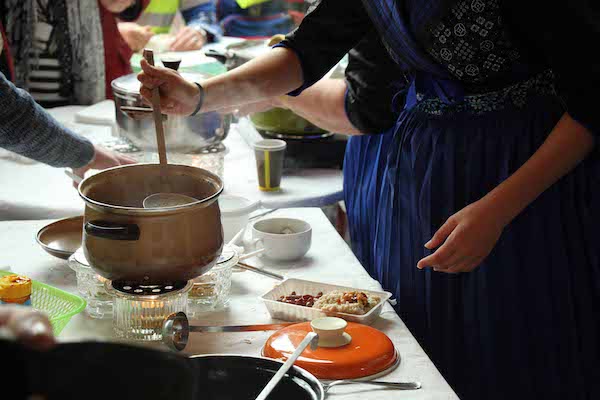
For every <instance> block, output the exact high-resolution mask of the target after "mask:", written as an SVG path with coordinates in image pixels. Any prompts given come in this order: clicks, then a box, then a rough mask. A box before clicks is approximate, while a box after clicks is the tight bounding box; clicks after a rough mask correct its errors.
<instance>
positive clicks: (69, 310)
mask: <svg viewBox="0 0 600 400" xmlns="http://www.w3.org/2000/svg"><path fill="white" fill-rule="evenodd" d="M13 273H14V272H8V271H0V277H2V276H5V275H10V274H13ZM31 306H32V307H33V308H34V309H36V310H39V311H42V312H43V313H44V314H46V315H47V316H48V319H50V323H51V324H52V331H53V332H54V335H55V336H58V335H59V334H60V332H61V331H62V330H63V329H64V327H65V326H66V325H67V323H69V321H70V320H71V318H72V317H73V316H74V315H76V314H79V313H80V312H81V311H83V309H84V308H85V300H84V299H82V298H81V297H79V296H76V295H74V294H71V293H68V292H65V291H63V290H60V289H57V288H55V287H53V286H50V285H46V284H45V283H41V282H39V281H36V280H34V279H32V280H31ZM0 354H3V356H4V353H1V352H0Z"/></svg>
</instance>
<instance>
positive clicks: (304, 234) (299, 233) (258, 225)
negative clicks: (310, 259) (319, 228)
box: [252, 218, 312, 261]
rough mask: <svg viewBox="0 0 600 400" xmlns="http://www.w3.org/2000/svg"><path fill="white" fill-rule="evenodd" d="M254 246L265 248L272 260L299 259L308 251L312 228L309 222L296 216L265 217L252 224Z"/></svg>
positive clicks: (266, 253)
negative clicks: (295, 217)
mask: <svg viewBox="0 0 600 400" xmlns="http://www.w3.org/2000/svg"><path fill="white" fill-rule="evenodd" d="M252 238H253V246H254V248H257V247H258V248H264V249H265V252H264V255H265V256H266V257H268V258H270V259H272V260H277V261H293V260H298V259H300V258H302V257H304V255H305V254H306V253H307V252H308V250H309V249H310V246H311V242H312V228H311V226H310V224H309V223H308V222H305V221H302V220H300V219H294V218H265V219H261V220H259V221H256V222H254V223H253V224H252Z"/></svg>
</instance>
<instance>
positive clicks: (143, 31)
mask: <svg viewBox="0 0 600 400" xmlns="http://www.w3.org/2000/svg"><path fill="white" fill-rule="evenodd" d="M118 27H119V33H121V36H123V39H125V42H127V44H128V45H129V47H130V48H131V50H133V51H139V50H141V49H143V48H144V46H145V45H146V44H147V43H148V41H149V40H150V38H152V36H154V33H153V32H152V29H151V28H150V27H149V26H141V25H138V24H136V23H135V22H120V23H119V24H118Z"/></svg>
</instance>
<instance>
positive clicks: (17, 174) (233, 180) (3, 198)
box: [0, 102, 342, 220]
mask: <svg viewBox="0 0 600 400" xmlns="http://www.w3.org/2000/svg"><path fill="white" fill-rule="evenodd" d="M110 103H112V102H110ZM110 103H105V107H100V108H97V110H98V113H100V115H99V118H98V121H99V123H105V124H106V121H110V120H111V118H110V116H111V115H113V116H114V105H112V104H110ZM111 107H112V108H111ZM83 110H85V107H80V106H68V107H59V108H54V109H51V110H50V112H51V114H53V115H54V116H55V117H56V118H57V119H58V120H60V121H61V122H63V123H64V124H65V125H67V126H68V127H70V128H72V129H73V130H74V131H76V132H78V133H80V134H82V135H85V136H87V137H89V138H90V139H91V140H92V141H94V142H96V143H102V142H105V141H107V140H110V139H112V138H114V137H113V136H112V135H113V132H114V127H111V126H107V125H92V124H81V123H78V122H75V121H76V119H75V115H76V114H77V113H78V112H81V111H83ZM111 112H112V114H111ZM253 130H254V128H253V127H252V126H251V124H250V123H248V121H247V120H242V121H240V123H239V124H234V125H233V126H232V128H231V130H230V133H229V136H228V137H227V139H225V141H224V144H225V146H226V147H227V153H226V155H225V166H224V173H225V193H230V194H236V195H239V196H243V197H246V198H249V199H252V200H260V201H261V202H262V205H263V207H264V208H285V207H323V206H326V205H331V204H335V203H336V202H338V201H340V200H341V199H342V172H341V171H340V170H333V169H331V170H330V169H306V170H299V171H296V172H294V173H292V174H287V175H285V176H284V177H283V180H282V190H281V191H280V192H272V193H266V192H261V191H259V190H258V182H257V175H256V166H255V161H254V152H253V151H252V150H251V149H250V147H249V146H248V143H247V140H251V139H247V140H246V139H244V138H252V137H255V136H256V135H258V133H257V132H256V131H255V130H254V131H253ZM172 158H176V156H173V157H172ZM0 183H1V185H0V220H19V219H45V218H59V217H66V216H71V215H78V214H81V213H82V210H83V201H82V200H81V199H80V198H79V196H78V195H77V192H76V191H75V190H74V189H73V188H72V187H71V184H70V180H69V178H68V177H67V176H66V175H65V174H64V172H63V171H62V169H57V168H51V167H49V166H46V165H44V164H40V163H31V162H30V161H28V160H25V159H22V158H19V157H15V156H14V155H13V154H12V153H8V152H1V149H0Z"/></svg>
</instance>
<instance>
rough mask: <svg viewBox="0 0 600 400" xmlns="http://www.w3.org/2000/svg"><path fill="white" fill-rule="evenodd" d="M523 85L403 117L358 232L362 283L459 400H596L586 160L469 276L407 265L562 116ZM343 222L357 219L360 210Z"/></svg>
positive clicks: (595, 249)
mask: <svg viewBox="0 0 600 400" xmlns="http://www.w3.org/2000/svg"><path fill="white" fill-rule="evenodd" d="M533 89H534V90H533V92H531V91H530V92H528V93H526V94H523V93H521V95H524V96H525V97H523V98H522V97H520V96H516V98H503V99H500V100H499V99H498V98H497V97H496V98H492V99H491V100H492V103H489V102H487V101H486V100H485V99H479V100H478V99H475V100H472V101H470V102H469V104H468V106H465V107H462V108H461V107H455V108H454V109H453V108H452V107H450V108H448V109H445V110H443V111H441V112H440V110H439V106H440V103H439V102H438V103H436V102H433V103H431V102H428V101H424V102H422V103H420V104H419V105H417V106H415V107H414V108H412V109H410V110H406V111H404V112H403V113H402V114H401V116H400V118H399V120H398V122H397V125H396V127H395V128H394V131H393V133H392V134H391V139H390V143H389V144H388V145H387V148H388V151H387V154H386V156H385V157H384V158H385V166H384V171H383V175H384V176H383V180H382V182H381V188H380V192H379V194H378V196H379V205H378V207H377V208H376V211H375V212H376V214H377V215H376V218H375V221H374V222H369V223H367V225H369V226H371V224H372V225H373V226H375V227H376V228H375V233H374V241H373V243H374V248H373V252H372V254H371V255H370V257H373V261H372V262H373V266H372V268H373V270H372V274H373V275H374V277H375V278H376V279H378V280H379V281H380V282H381V283H382V284H383V286H384V288H385V289H386V290H389V291H391V292H392V293H393V294H394V295H395V296H396V298H397V299H398V305H397V306H396V310H397V312H398V313H399V315H400V316H401V318H402V319H403V320H404V322H405V323H406V325H407V326H408V328H409V329H410V331H411V332H412V333H413V335H414V336H415V337H416V338H417V339H418V340H419V342H420V343H421V345H422V346H423V348H424V349H425V351H426V352H427V353H428V355H429V356H430V358H431V359H432V360H433V361H434V363H435V364H436V365H437V367H438V368H439V370H440V372H441V373H442V374H443V375H444V377H445V378H446V379H447V381H448V382H449V383H450V384H451V385H452V387H453V388H454V390H455V391H456V392H457V394H458V395H459V397H460V398H461V399H478V400H480V399H486V400H487V399H544V400H547V399H581V400H584V399H589V400H591V399H600V234H599V233H598V227H599V226H600V224H599V223H600V212H599V207H600V162H599V158H598V157H597V155H595V154H593V155H591V156H589V157H588V159H586V160H585V161H584V162H583V163H581V164H580V165H579V166H578V167H576V169H575V170H573V171H572V172H571V173H569V174H568V175H566V176H565V177H563V178H562V179H561V180H560V181H559V182H557V183H556V184H554V185H553V186H552V187H550V188H549V189H548V190H546V191H545V192H544V193H543V194H542V195H541V196H539V198H538V199H537V200H535V201H534V202H533V203H532V204H531V205H530V206H528V207H527V208H526V209H525V210H524V211H523V212H522V213H521V214H520V215H519V216H518V217H517V218H516V219H515V220H513V221H512V223H511V224H509V225H508V226H507V227H506V229H505V231H504V232H503V234H502V236H501V237H500V240H499V241H498V243H497V245H496V247H495V248H494V250H493V251H492V253H491V254H490V255H489V256H488V257H487V259H486V260H485V261H484V262H483V263H482V264H481V265H480V266H479V267H478V268H477V269H476V270H474V271H473V272H471V273H463V274H457V275H449V274H445V273H442V272H435V271H433V270H431V269H429V268H426V269H425V270H418V269H417V268H416V264H417V262H418V261H419V260H420V259H421V258H422V257H424V256H426V255H427V254H430V252H429V251H428V250H426V249H425V248H424V244H425V243H426V242H427V241H428V240H429V239H430V238H431V237H432V235H433V234H434V233H435V231H436V230H437V229H438V228H439V227H440V226H441V225H442V224H443V223H444V222H445V221H446V219H447V218H448V217H450V216H451V215H452V214H454V213H455V212H457V211H459V210H460V209H462V208H463V207H465V206H467V205H468V204H470V203H473V202H475V201H477V200H479V199H480V198H481V197H483V196H484V195H485V194H486V193H488V192H489V191H490V190H492V189H493V188H494V187H496V186H497V185H498V184H499V183H501V182H502V181H503V180H504V179H506V178H508V177H509V176H510V175H511V174H512V173H513V172H515V171H516V170H517V169H518V168H519V167H520V166H521V165H522V164H523V163H524V162H525V161H526V160H527V159H528V158H529V157H530V156H531V155H532V154H533V153H534V152H535V151H536V150H537V149H538V148H539V147H540V145H541V144H542V143H543V142H544V140H545V139H546V137H547V136H548V134H549V133H550V132H551V130H552V128H553V127H554V126H555V124H556V123H557V122H558V120H559V119H560V117H561V116H562V114H563V113H564V109H563V107H562V105H561V103H560V101H559V99H558V98H557V97H556V96H555V95H552V94H547V93H546V94H543V93H536V91H535V88H533ZM509 97H510V96H509ZM480 100H481V103H480ZM380 157H381V155H380ZM375 164H376V163H375ZM354 173H355V174H359V173H360V171H355V172H354ZM380 173H381V172H380ZM373 174H374V173H373V172H370V175H373ZM362 191H364V193H363V194H362V196H367V197H368V196H373V194H372V193H370V192H369V189H368V186H367V187H363V188H362V189H361V192H362ZM354 196H356V195H354ZM371 202H372V200H369V201H364V202H363V203H364V204H370V203H371ZM355 204H356V202H355ZM354 212H355V214H356V215H361V217H362V216H363V215H366V217H365V219H366V220H370V218H371V214H370V213H371V212H372V210H370V209H361V210H360V211H354ZM360 221H362V220H360ZM360 223H361V222H359V223H358V226H360ZM358 234H360V233H358ZM362 235H363V236H362V237H363V238H365V239H369V238H370V237H371V235H373V230H372V229H370V230H369V231H365V232H362ZM367 247H368V246H367ZM400 352H402V349H400Z"/></svg>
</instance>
